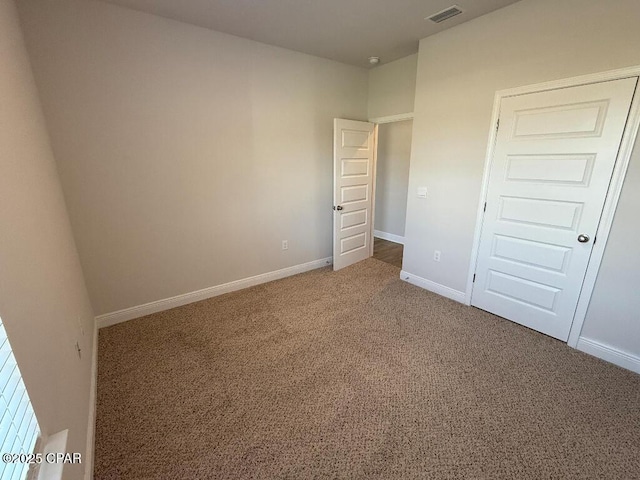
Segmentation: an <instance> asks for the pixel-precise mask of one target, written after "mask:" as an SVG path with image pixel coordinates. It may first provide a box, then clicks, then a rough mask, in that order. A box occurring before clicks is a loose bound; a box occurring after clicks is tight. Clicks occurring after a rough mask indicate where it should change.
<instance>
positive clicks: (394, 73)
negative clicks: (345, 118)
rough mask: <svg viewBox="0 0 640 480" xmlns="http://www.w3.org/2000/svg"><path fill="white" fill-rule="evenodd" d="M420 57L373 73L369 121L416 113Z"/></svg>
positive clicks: (410, 57) (370, 76) (387, 65)
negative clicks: (414, 107) (415, 101)
mask: <svg viewBox="0 0 640 480" xmlns="http://www.w3.org/2000/svg"><path fill="white" fill-rule="evenodd" d="M417 67H418V54H415V55H409V56H408V57H404V58H401V59H400V60H396V61H394V62H391V63H387V64H382V65H380V66H378V67H375V68H372V69H371V70H369V99H368V101H369V118H378V117H386V116H390V115H399V114H401V113H411V112H413V101H414V98H415V92H416V70H417Z"/></svg>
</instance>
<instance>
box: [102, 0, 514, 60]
mask: <svg viewBox="0 0 640 480" xmlns="http://www.w3.org/2000/svg"><path fill="white" fill-rule="evenodd" d="M104 1H106V2H109V3H115V4H118V5H122V6H124V7H129V8H132V9H135V10H140V11H143V12H148V13H154V14H156V15H160V16H163V17H168V18H173V19H175V20H180V21H183V22H186V23H191V24H193V25H198V26H201V27H206V28H210V29H213V30H217V31H219V32H225V33H229V34H232V35H237V36H239V37H244V38H249V39H252V40H256V41H259V42H263V43H268V44H270V45H276V46H279V47H284V48H288V49H290V50H296V51H299V52H304V53H308V54H311V55H316V56H319V57H324V58H330V59H332V60H337V61H339V62H343V63H348V64H352V65H357V66H361V67H368V66H369V65H368V62H367V59H368V57H370V56H379V57H380V58H381V64H384V63H388V62H391V61H393V60H396V59H398V58H402V57H405V56H407V55H411V54H412V53H416V52H417V51H418V40H420V39H421V38H424V37H427V36H429V35H433V34H434V33H437V32H440V31H442V30H445V29H447V28H450V27H453V26H455V25H458V24H460V23H463V22H466V21H469V20H471V19H472V18H475V17H479V16H480V15H484V14H486V13H489V12H491V11H493V10H497V9H498V8H501V7H504V6H506V5H509V4H511V3H515V2H516V1H517V0H179V1H177V0H104ZM454 4H455V5H458V6H459V7H460V8H461V9H462V10H463V11H464V13H462V14H460V15H458V16H456V17H453V18H451V19H450V20H447V21H445V22H443V23H440V24H435V23H433V22H431V21H428V20H424V18H425V17H427V16H430V15H433V14H434V13H437V12H439V11H441V10H443V9H445V8H447V7H450V6H451V5H454Z"/></svg>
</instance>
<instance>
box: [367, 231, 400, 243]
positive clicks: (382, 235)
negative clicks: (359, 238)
mask: <svg viewBox="0 0 640 480" xmlns="http://www.w3.org/2000/svg"><path fill="white" fill-rule="evenodd" d="M373 236H374V237H377V238H381V239H382V240H389V241H390V242H395V243H401V244H402V245H404V237H401V236H400V235H395V234H393V233H387V232H382V231H380V230H374V231H373Z"/></svg>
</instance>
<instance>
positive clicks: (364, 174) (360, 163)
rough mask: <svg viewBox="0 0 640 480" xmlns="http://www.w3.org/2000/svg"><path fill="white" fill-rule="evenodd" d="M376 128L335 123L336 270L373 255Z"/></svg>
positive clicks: (370, 125) (334, 243) (337, 120)
mask: <svg viewBox="0 0 640 480" xmlns="http://www.w3.org/2000/svg"><path fill="white" fill-rule="evenodd" d="M373 130H374V125H373V124H372V123H367V122H357V121H354V120H343V119H341V118H336V119H334V121H333V209H334V211H333V269H334V270H340V269H341V268H344V267H346V266H348V265H351V264H353V263H356V262H359V261H360V260H364V259H365V258H368V257H370V256H371V241H372V238H371V235H372V218H371V215H372V201H371V200H372V195H373V166H374V165H373V158H374V148H375V145H374V136H373Z"/></svg>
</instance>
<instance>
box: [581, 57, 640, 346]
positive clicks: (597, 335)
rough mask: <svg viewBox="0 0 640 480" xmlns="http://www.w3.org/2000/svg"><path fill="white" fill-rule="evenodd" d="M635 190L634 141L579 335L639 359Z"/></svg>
mask: <svg viewBox="0 0 640 480" xmlns="http://www.w3.org/2000/svg"><path fill="white" fill-rule="evenodd" d="M639 63H640V62H639ZM639 187H640V141H636V147H635V151H634V153H633V155H632V157H631V163H630V165H629V170H628V171H627V177H626V179H625V185H624V187H623V190H622V195H621V197H620V201H619V202H618V208H617V210H616V216H615V218H614V220H613V226H612V227H611V233H610V236H609V241H608V242H607V248H606V251H605V254H604V258H603V260H602V264H601V265H600V271H599V272H598V279H597V281H596V287H595V289H594V291H593V296H592V297H591V303H590V304H589V310H588V312H587V318H586V321H585V323H584V326H583V328H582V334H581V336H582V337H585V338H588V339H592V340H596V341H598V342H600V343H603V344H605V345H609V346H613V347H615V348H617V349H619V350H622V351H624V352H627V353H630V354H633V355H636V356H640V250H639V249H638V239H640V220H639V218H640V216H639V214H638V212H640V188H639Z"/></svg>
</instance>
